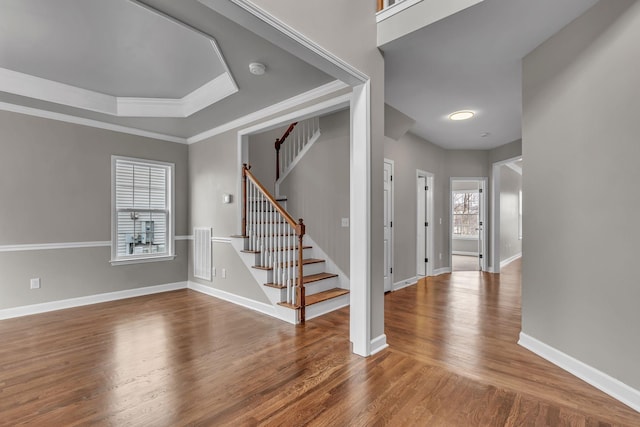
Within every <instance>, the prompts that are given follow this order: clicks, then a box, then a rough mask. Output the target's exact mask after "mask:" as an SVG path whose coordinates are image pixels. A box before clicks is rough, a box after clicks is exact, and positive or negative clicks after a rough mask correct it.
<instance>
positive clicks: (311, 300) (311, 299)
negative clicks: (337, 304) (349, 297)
mask: <svg viewBox="0 0 640 427" xmlns="http://www.w3.org/2000/svg"><path fill="white" fill-rule="evenodd" d="M348 293H349V290H348V289H341V288H333V289H329V290H328V291H323V292H318V293H317V294H312V295H307V296H306V297H305V307H309V306H310V305H313V304H318V303H320V302H322V301H327V300H330V299H332V298H337V297H341V296H342V295H346V294H348ZM278 305H281V306H282V307H287V308H290V309H293V310H297V309H299V308H300V307H299V306H297V305H294V304H290V303H288V302H279V303H278Z"/></svg>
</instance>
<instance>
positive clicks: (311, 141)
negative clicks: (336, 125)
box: [275, 129, 321, 198]
mask: <svg viewBox="0 0 640 427" xmlns="http://www.w3.org/2000/svg"><path fill="white" fill-rule="evenodd" d="M320 135H321V133H320V129H318V130H317V131H315V132H314V134H313V135H311V138H309V141H307V143H306V144H305V146H304V148H303V149H302V150H300V152H299V153H298V155H297V156H296V158H295V159H293V161H292V162H291V163H290V164H289V166H288V167H287V169H286V170H285V171H284V172H282V175H281V176H280V178H278V180H276V186H275V190H276V198H278V197H285V196H283V195H281V194H280V184H281V183H282V182H283V181H284V180H285V179H286V178H287V176H288V175H289V173H291V171H292V170H293V169H294V168H295V167H296V165H297V164H298V163H299V162H300V160H302V158H303V157H304V155H305V154H307V153H308V152H309V150H310V149H311V146H313V144H315V143H316V141H317V140H318V139H320Z"/></svg>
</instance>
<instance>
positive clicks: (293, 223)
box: [242, 163, 299, 236]
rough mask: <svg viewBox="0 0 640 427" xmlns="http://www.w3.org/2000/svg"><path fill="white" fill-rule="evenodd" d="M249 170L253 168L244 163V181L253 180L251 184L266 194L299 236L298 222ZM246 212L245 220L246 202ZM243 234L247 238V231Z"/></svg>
mask: <svg viewBox="0 0 640 427" xmlns="http://www.w3.org/2000/svg"><path fill="white" fill-rule="evenodd" d="M249 169H251V166H248V165H247V164H246V163H244V164H243V165H242V176H243V179H245V180H246V179H249V180H251V182H253V183H254V184H255V186H256V187H258V188H259V189H260V191H261V192H262V194H264V196H265V197H266V198H267V199H268V200H269V202H271V204H272V205H273V207H275V208H276V210H277V211H278V212H280V215H282V216H283V217H284V219H285V220H286V221H287V222H288V223H289V225H290V226H291V228H293V229H295V230H296V234H298V228H299V227H298V223H297V222H296V220H295V219H293V217H292V216H291V215H289V212H287V211H286V210H284V208H283V207H282V206H280V203H278V201H277V200H276V199H275V197H273V196H272V195H271V193H269V190H267V189H266V188H265V186H264V185H262V184H261V183H260V181H258V180H257V179H256V177H255V176H254V175H253V174H252V173H251V172H250V171H249ZM245 182H246V181H245ZM245 188H246V186H245ZM245 198H246V195H243V199H245ZM244 211H245V218H246V211H247V203H246V202H245V203H244ZM243 233H245V234H243V236H246V230H245V231H244V232H243Z"/></svg>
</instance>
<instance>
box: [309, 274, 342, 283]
mask: <svg viewBox="0 0 640 427" xmlns="http://www.w3.org/2000/svg"><path fill="white" fill-rule="evenodd" d="M332 277H338V275H337V274H332V273H318V274H311V275H309V276H303V277H302V283H304V284H307V283H313V282H317V281H319V280H324V279H330V278H332Z"/></svg>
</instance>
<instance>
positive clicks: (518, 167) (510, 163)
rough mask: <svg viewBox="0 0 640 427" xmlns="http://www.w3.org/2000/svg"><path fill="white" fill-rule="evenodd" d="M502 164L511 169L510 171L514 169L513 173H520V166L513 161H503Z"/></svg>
mask: <svg viewBox="0 0 640 427" xmlns="http://www.w3.org/2000/svg"><path fill="white" fill-rule="evenodd" d="M516 161H517V160H516ZM504 165H505V166H506V167H508V168H509V169H511V170H512V171H514V172H515V173H517V174H518V175H522V168H521V167H520V166H518V165H516V164H515V163H513V162H509V163H505V164H504Z"/></svg>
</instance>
